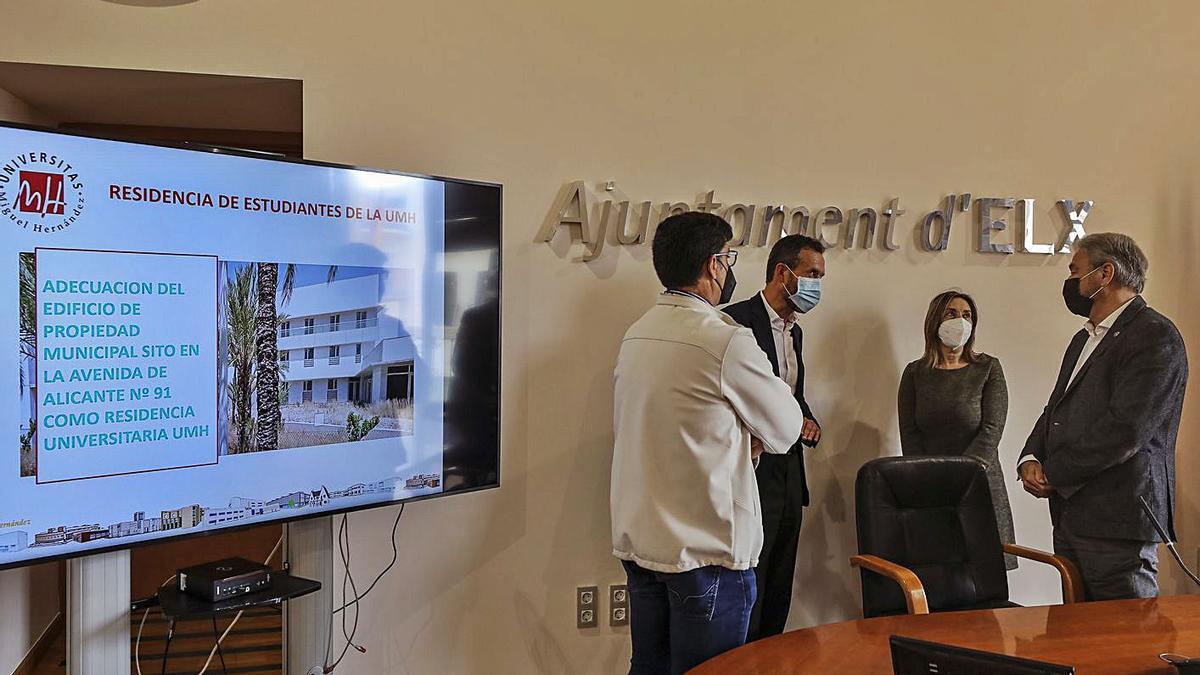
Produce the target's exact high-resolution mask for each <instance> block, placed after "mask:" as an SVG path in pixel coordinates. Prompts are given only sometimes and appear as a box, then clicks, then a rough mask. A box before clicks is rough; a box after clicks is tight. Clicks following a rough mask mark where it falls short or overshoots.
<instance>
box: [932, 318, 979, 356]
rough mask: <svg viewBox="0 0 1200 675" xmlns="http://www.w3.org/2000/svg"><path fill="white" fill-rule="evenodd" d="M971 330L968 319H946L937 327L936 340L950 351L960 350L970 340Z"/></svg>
mask: <svg viewBox="0 0 1200 675" xmlns="http://www.w3.org/2000/svg"><path fill="white" fill-rule="evenodd" d="M973 328H974V326H972V325H971V322H970V321H969V320H968V319H947V320H945V321H943V322H942V325H941V326H939V327H938V339H940V340H941V341H942V344H944V345H946V346H947V347H949V348H950V349H962V348H963V345H965V344H967V340H970V339H971V330H972V329H973Z"/></svg>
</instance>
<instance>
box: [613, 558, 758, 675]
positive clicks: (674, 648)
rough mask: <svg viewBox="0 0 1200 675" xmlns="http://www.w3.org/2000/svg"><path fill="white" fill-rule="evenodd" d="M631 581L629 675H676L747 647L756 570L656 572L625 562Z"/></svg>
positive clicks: (626, 573) (704, 569)
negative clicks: (665, 674) (631, 652)
mask: <svg viewBox="0 0 1200 675" xmlns="http://www.w3.org/2000/svg"><path fill="white" fill-rule="evenodd" d="M621 564H622V565H624V566H625V575H626V576H627V577H628V579H629V632H630V637H631V638H632V640H633V658H631V659H630V660H629V673H630V675H660V674H661V673H671V675H677V674H679V673H683V672H685V671H687V670H690V669H691V668H694V667H696V666H698V665H700V664H701V663H704V662H705V661H707V660H708V659H711V658H712V657H714V656H716V655H718V654H722V653H724V652H727V651H729V650H730V649H734V648H736V647H740V646H742V645H743V644H745V642H746V629H747V628H748V627H749V626H750V610H752V609H753V608H754V598H755V595H756V592H757V591H756V587H755V584H754V570H744V571H741V572H739V571H735V570H731V569H726V568H724V567H716V566H709V567H701V568H699V569H694V570H691V571H689V572H681V573H679V574H666V573H663V572H652V571H650V570H648V569H645V568H642V567H639V566H637V565H636V564H634V563H631V562H627V561H622V562H621Z"/></svg>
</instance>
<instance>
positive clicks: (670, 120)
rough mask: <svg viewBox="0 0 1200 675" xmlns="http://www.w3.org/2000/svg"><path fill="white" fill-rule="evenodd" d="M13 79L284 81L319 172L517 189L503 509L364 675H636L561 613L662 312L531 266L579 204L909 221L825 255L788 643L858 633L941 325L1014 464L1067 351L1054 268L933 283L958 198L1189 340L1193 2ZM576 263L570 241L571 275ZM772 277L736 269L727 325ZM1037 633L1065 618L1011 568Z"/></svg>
mask: <svg viewBox="0 0 1200 675" xmlns="http://www.w3.org/2000/svg"><path fill="white" fill-rule="evenodd" d="M5 17H6V21H5V22H4V24H3V26H0V59H4V60H19V61H40V62H53V63H62V64H79V65H95V66H113V67H128V68H147V69H162V70H180V71H195V72H213V73H230V74H246V75H266V76H285V77H296V78H302V79H303V80H304V91H305V111H304V119H305V124H306V128H305V140H306V143H307V148H308V154H309V155H310V156H311V157H314V158H320V159H326V160H334V161H341V162H351V163H356V164H366V165H377V166H382V167H388V168H396V169H402V170H411V171H420V172H428V173H434V174H445V175H457V176H464V177H472V178H481V179H489V180H496V181H501V182H503V183H504V184H505V186H506V195H505V205H506V213H505V218H506V223H505V225H506V236H505V265H506V269H505V297H504V302H505V333H504V340H505V342H504V363H505V382H504V391H505V399H504V401H505V409H504V425H505V429H504V444H505V456H504V467H503V470H504V487H503V488H502V489H501V490H500V491H498V492H497V491H494V492H490V493H484V494H476V495H471V496H464V497H457V498H453V499H447V500H443V501H434V502H427V503H421V504H418V505H414V506H413V507H412V508H411V509H409V511H408V513H407V515H406V516H405V521H404V522H403V523H402V525H401V527H400V535H401V538H402V546H401V559H400V562H399V564H398V565H397V567H396V569H395V570H394V571H393V572H392V573H391V575H390V576H389V577H388V578H387V579H386V580H385V581H384V582H383V583H382V584H381V586H380V588H379V589H378V590H376V591H375V593H374V594H373V595H372V597H371V598H370V599H368V600H367V601H366V602H365V607H364V612H363V617H362V619H363V622H364V623H363V627H362V628H360V631H359V641H360V642H362V643H363V644H365V645H367V647H368V649H369V652H368V654H366V655H357V654H354V655H353V656H352V658H351V659H350V660H349V661H348V664H349V666H348V667H347V668H346V670H347V672H351V673H435V672H439V673H440V672H455V673H458V672H463V673H466V672H471V673H482V672H553V673H558V672H570V673H585V672H586V673H601V672H603V673H611V672H618V671H620V670H621V668H622V667H623V663H624V662H625V659H626V658H627V650H628V648H627V636H626V634H625V633H624V632H622V631H614V630H610V629H608V628H603V629H599V630H594V631H584V632H580V631H577V630H576V629H575V628H574V624H573V618H572V609H573V608H572V603H573V592H572V589H573V587H574V586H575V585H577V584H583V583H601V584H605V583H610V582H616V581H618V580H620V578H621V574H620V568H619V567H618V565H617V564H616V563H615V561H614V560H613V559H612V558H611V557H610V555H609V543H608V505H607V495H608V467H609V457H610V444H611V435H612V434H611V429H610V426H611V422H610V420H611V369H612V365H613V359H614V357H615V354H616V350H617V343H618V340H619V339H620V336H621V335H622V333H623V332H624V330H625V328H626V326H627V325H628V324H629V323H631V322H632V321H633V320H634V319H635V318H636V317H637V316H638V315H639V314H640V313H641V312H642V311H644V310H645V308H646V307H647V306H648V305H649V304H650V303H651V302H652V301H653V296H654V294H655V292H656V291H657V290H658V289H657V285H656V283H655V281H654V276H653V272H652V270H651V268H650V265H649V261H648V259H647V257H648V256H647V251H646V250H644V249H638V250H611V251H609V252H608V253H606V254H605V255H604V256H603V257H602V258H601V259H600V260H599V261H597V262H595V263H592V264H590V265H583V264H579V263H576V262H573V258H574V257H576V256H577V255H578V250H577V248H578V247H575V248H574V249H572V250H571V251H570V252H564V251H563V247H561V246H560V247H558V248H557V249H555V248H551V247H549V246H546V245H544V244H534V243H532V240H533V236H534V233H535V231H536V230H537V229H538V227H539V226H540V225H541V223H542V221H543V219H544V218H545V217H546V215H547V212H548V210H549V209H550V207H551V204H552V201H553V200H554V197H555V196H556V194H557V192H558V190H559V188H560V187H561V185H562V184H563V182H564V181H567V180H572V179H576V178H580V179H587V180H592V181H602V180H609V179H612V180H616V181H618V183H619V186H620V188H621V189H622V190H623V191H624V192H625V193H626V194H628V195H629V196H630V197H631V198H633V199H636V200H641V199H653V200H659V201H661V200H667V199H671V200H681V201H690V200H693V199H694V198H695V196H696V194H697V193H699V192H701V191H705V190H708V189H712V188H716V189H717V190H718V193H717V196H718V198H720V199H721V200H722V201H725V202H726V203H729V202H733V201H740V202H745V203H758V204H767V203H779V202H784V203H790V204H804V205H807V206H809V207H810V208H814V209H815V208H818V207H820V206H823V205H826V204H836V205H840V206H844V207H846V206H856V205H864V206H876V207H878V206H879V205H880V204H881V203H882V202H884V201H885V200H886V199H887V198H889V197H892V196H899V197H901V198H902V206H903V207H904V208H906V209H908V214H907V215H906V216H905V217H904V219H903V220H901V225H902V232H903V235H904V236H902V237H901V239H900V240H901V242H902V244H903V246H904V248H903V250H902V251H899V252H896V253H893V254H885V253H882V252H878V251H875V252H863V251H854V252H844V251H838V252H834V253H832V254H831V255H830V256H829V277H828V280H827V285H826V299H825V301H824V302H823V304H822V305H821V307H820V308H819V309H818V310H817V311H816V312H815V313H813V314H812V315H811V316H809V317H806V319H805V330H806V331H807V335H808V347H807V353H806V360H807V363H808V367H809V377H810V380H809V381H810V383H811V384H810V387H811V388H810V392H809V396H810V400H811V401H812V402H813V404H814V407H815V408H816V409H817V410H818V411H819V413H820V414H821V417H822V419H823V420H824V422H825V425H826V426H825V442H824V443H823V444H822V448H821V449H820V450H819V451H817V452H816V453H815V454H814V455H813V457H812V458H811V459H810V462H809V466H810V472H811V474H812V477H813V482H814V502H815V506H814V507H813V508H812V509H810V510H809V511H808V512H807V514H806V518H805V520H806V522H805V528H804V533H803V536H802V548H803V550H802V552H801V563H800V566H801V569H800V571H799V583H798V588H797V598H796V604H795V607H796V609H795V612H794V619H793V621H792V625H793V626H796V627H798V626H804V625H809V624H813V623H817V622H824V621H833V620H838V619H844V618H848V617H851V616H854V615H855V614H856V612H857V598H858V583H857V579H856V577H855V576H854V575H852V574H851V572H850V570H849V569H848V568H847V566H846V563H845V560H846V556H847V555H848V554H849V553H850V552H851V550H852V547H853V501H852V499H853V480H854V473H855V470H856V469H857V468H858V466H859V465H860V464H861V463H862V462H863V461H864V460H866V459H868V458H871V457H875V456H879V455H883V454H888V453H893V452H896V451H897V448H898V440H897V434H896V431H895V425H896V421H895V411H894V405H895V404H894V392H895V387H896V385H897V382H898V379H899V373H900V371H901V368H902V367H903V364H904V363H906V362H907V361H909V360H911V359H913V358H915V357H916V356H917V355H918V351H919V349H920V335H919V333H920V328H919V325H920V320H921V317H922V314H923V311H924V307H925V304H926V302H927V300H928V298H929V297H930V296H931V295H932V294H933V293H935V292H937V291H940V290H943V289H944V288H946V287H948V286H961V287H964V288H966V289H968V290H970V291H971V292H973V293H974V294H975V295H976V297H977V299H978V300H979V302H980V304H981V308H980V309H981V315H982V317H981V318H982V322H981V326H980V330H981V335H980V339H979V344H980V346H981V347H982V348H983V349H985V350H987V351H989V352H991V353H993V354H995V355H997V356H998V357H999V358H1000V359H1001V360H1002V362H1003V364H1004V367H1005V370H1006V372H1007V374H1008V382H1009V387H1010V393H1011V396H1012V406H1011V410H1010V415H1009V428H1008V432H1007V433H1006V435H1005V439H1004V443H1003V446H1002V448H1001V455H1002V457H1003V458H1004V460H1005V461H1008V462H1012V461H1015V459H1016V456H1017V452H1018V450H1019V447H1020V445H1021V443H1022V441H1023V440H1024V437H1025V435H1026V433H1027V432H1028V429H1029V428H1030V426H1031V425H1032V423H1033V420H1034V417H1035V414H1036V413H1037V411H1038V410H1039V409H1040V407H1041V405H1042V404H1043V402H1044V400H1045V397H1046V395H1047V393H1048V392H1049V389H1050V387H1051V386H1052V380H1053V377H1054V373H1055V371H1056V369H1057V367H1058V363H1059V361H1060V359H1061V354H1062V350H1063V348H1064V347H1065V345H1066V343H1067V341H1068V339H1069V337H1070V335H1071V334H1072V333H1073V332H1074V331H1075V330H1077V328H1078V326H1079V323H1080V322H1079V321H1078V320H1077V319H1076V318H1074V317H1072V316H1071V315H1069V314H1068V313H1067V312H1066V310H1065V309H1063V307H1062V301H1061V299H1060V297H1059V288H1060V282H1061V279H1062V277H1063V276H1064V275H1065V264H1066V260H1065V258H1063V257H1055V258H1052V259H1044V258H1038V257H1023V256H1018V257H1013V258H1003V257H989V256H982V255H978V254H974V253H971V247H970V241H971V236H972V232H973V227H971V226H970V225H969V223H970V222H971V221H969V220H965V219H962V218H960V219H959V220H958V222H957V223H956V226H955V232H954V236H953V238H952V241H951V250H949V251H947V252H946V253H944V254H941V255H931V254H926V253H922V252H919V251H918V250H916V245H915V241H914V238H913V237H912V236H910V235H909V233H910V232H911V231H912V229H911V228H912V227H913V226H914V225H915V223H916V218H917V216H918V215H919V214H920V213H924V212H927V211H928V210H930V209H933V208H935V206H936V205H937V202H938V200H939V199H940V198H941V197H942V196H943V195H945V194H947V193H950V192H971V193H973V194H975V195H976V196H983V195H987V196H1012V197H1033V198H1036V199H1037V200H1038V201H1037V219H1038V232H1039V237H1040V238H1041V239H1042V240H1046V239H1048V238H1050V237H1051V236H1052V235H1053V234H1055V233H1056V232H1057V231H1058V229H1059V227H1060V224H1061V219H1060V218H1059V217H1058V216H1057V215H1055V214H1054V212H1053V209H1052V207H1053V203H1054V200H1055V199H1058V198H1063V197H1066V198H1075V199H1093V200H1095V201H1096V202H1097V206H1096V208H1095V210H1094V215H1093V216H1092V217H1091V219H1090V220H1089V221H1088V224H1089V226H1090V228H1089V229H1090V230H1092V231H1099V230H1102V229H1117V230H1122V231H1125V232H1128V233H1129V234H1131V235H1133V236H1135V237H1136V238H1137V239H1138V240H1139V241H1140V242H1141V243H1142V244H1143V246H1144V247H1145V249H1146V251H1147V253H1148V255H1149V256H1150V259H1151V261H1152V280H1151V282H1150V286H1149V289H1148V292H1147V296H1148V298H1149V300H1150V301H1151V302H1152V303H1153V304H1154V305H1156V306H1157V307H1159V308H1160V309H1162V310H1164V311H1165V312H1167V313H1168V314H1169V315H1171V316H1174V317H1175V318H1176V320H1177V321H1178V322H1179V324H1180V327H1181V329H1182V330H1183V332H1184V335H1185V337H1186V338H1187V339H1188V341H1189V344H1190V346H1191V347H1192V350H1193V353H1200V344H1198V343H1197V342H1196V335H1198V334H1200V333H1198V332H1200V319H1196V318H1193V317H1192V316H1190V315H1191V314H1193V312H1192V309H1193V307H1194V301H1193V295H1192V292H1191V291H1192V289H1193V288H1194V287H1195V286H1196V281H1195V277H1196V268H1195V265H1196V263H1195V260H1196V259H1197V256H1196V253H1197V252H1198V249H1200V237H1198V236H1197V235H1196V234H1195V233H1194V228H1193V225H1194V223H1193V214H1192V211H1191V209H1192V208H1193V201H1194V198H1193V194H1194V193H1195V190H1196V188H1197V166H1196V160H1195V159H1194V157H1195V151H1196V149H1197V145H1198V143H1197V138H1196V131H1195V128H1196V121H1197V119H1200V116H1198V115H1197V112H1200V111H1198V107H1200V92H1198V90H1197V88H1196V86H1195V82H1196V80H1197V74H1198V73H1197V70H1198V69H1200V58H1198V57H1200V47H1198V46H1197V45H1196V42H1195V40H1194V39H1193V35H1192V33H1193V26H1194V25H1195V23H1196V20H1197V19H1198V18H1200V9H1197V8H1196V7H1195V5H1194V3H1190V2H1183V1H1180V2H1166V1H1164V2H1157V3H1152V4H1148V5H1147V4H1133V3H1126V2H1116V1H1088V2H1084V1H1076V2H1066V1H1054V2H1047V3H1036V4H1034V3H1016V2H967V3H963V2H950V1H945V2H941V1H938V2H934V1H929V2H921V3H905V4H903V5H898V4H896V3H891V2H855V3H833V2H821V3H813V2H794V3H780V2H760V1H743V2H736V3H735V2H709V3H695V2H682V1H679V0H664V1H661V2H654V3H645V2H635V1H632V0H613V1H612V2H608V3H604V4H602V5H596V4H584V3H564V2H540V3H531V2H516V3H481V2H459V3H439V2H402V3H379V2H368V1H366V0H342V1H339V2H337V3H330V2H316V1H315V0H310V1H307V2H296V1H292V2H284V1H283V0H256V2H253V3H230V2H222V1H220V0H209V1H205V2H198V3H194V4H189V5H184V6H182V7H178V8H169V9H164V8H136V7H129V6H124V5H118V4H114V3H104V2H89V3H80V2H63V1H61V0H60V1H49V0H47V1H46V2H39V3H12V4H11V5H10V6H8V7H7V8H6V13H5ZM559 243H560V244H561V243H562V242H559ZM764 259H765V253H764V252H763V251H762V250H757V251H753V252H750V253H747V255H745V256H744V257H743V258H742V260H741V262H740V263H739V267H738V272H739V273H740V275H739V276H740V278H741V285H740V292H739V294H738V295H739V297H746V296H747V295H749V294H750V293H751V292H753V291H754V290H756V286H757V284H756V283H755V282H756V280H757V279H758V278H760V275H761V271H760V270H761V268H762V265H763V263H764ZM1195 410H1196V402H1195V397H1194V396H1193V397H1192V400H1190V401H1189V403H1188V413H1187V414H1188V418H1189V419H1188V421H1187V423H1186V425H1187V427H1186V429H1185V433H1184V436H1183V443H1182V446H1181V447H1182V449H1181V452H1180V465H1181V472H1180V487H1181V493H1182V497H1181V504H1180V518H1181V520H1182V521H1183V523H1184V529H1183V535H1184V539H1185V541H1187V542H1188V545H1187V546H1185V549H1188V550H1190V551H1191V553H1190V554H1189V558H1190V559H1194V558H1195V547H1196V545H1197V544H1200V492H1197V491H1196V490H1195V489H1191V485H1193V484H1194V483H1195V481H1196V478H1197V476H1198V475H1200V464H1198V462H1197V460H1196V459H1195V458H1194V454H1192V453H1190V452H1189V450H1188V448H1189V446H1190V445H1192V444H1194V442H1195V440H1196V439H1198V438H1200V425H1197V424H1196V423H1195V421H1194V419H1193V418H1194V417H1195V412H1194V411H1195ZM1011 494H1012V499H1013V503H1014V510H1015V512H1016V517H1017V534H1018V538H1019V539H1020V540H1021V541H1022V542H1023V543H1026V544H1030V545H1034V546H1041V547H1047V546H1048V545H1049V542H1050V534H1049V527H1048V524H1047V522H1046V520H1047V517H1046V509H1045V505H1044V504H1043V503H1038V502H1035V501H1033V500H1032V499H1031V498H1026V497H1025V496H1024V494H1023V493H1022V492H1020V490H1018V489H1017V486H1016V485H1015V484H1014V485H1013V486H1011ZM391 517H392V512H390V511H381V512H370V513H365V514H361V515H355V516H354V517H353V518H354V523H355V524H354V532H355V540H354V545H355V553H354V559H355V560H356V561H357V564H356V570H357V572H358V574H360V575H364V576H365V575H367V574H370V573H372V572H373V571H374V570H375V569H378V566H379V565H381V564H382V563H383V562H385V561H386V559H387V557H388V555H390V548H389V546H388V544H387V542H386V536H385V534H384V533H386V532H387V528H388V527H389V526H390V524H391ZM1012 581H1013V584H1014V596H1015V598H1016V599H1018V600H1024V601H1044V600H1050V599H1053V598H1055V597H1056V591H1055V584H1054V580H1053V578H1052V576H1051V575H1050V574H1049V573H1048V572H1046V571H1044V570H1035V569H1033V568H1025V567H1023V568H1022V569H1021V570H1020V571H1018V572H1016V573H1015V574H1014V576H1013V578H1012Z"/></svg>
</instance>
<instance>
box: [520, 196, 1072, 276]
mask: <svg viewBox="0 0 1200 675" xmlns="http://www.w3.org/2000/svg"><path fill="white" fill-rule="evenodd" d="M613 189H615V184H614V183H612V182H609V183H608V187H607V191H608V192H612V190H613ZM972 202H974V203H975V204H978V206H977V207H976V208H977V209H978V235H977V236H978V239H977V240H976V246H975V250H976V251H978V252H980V253H999V254H1005V255H1008V254H1012V253H1015V252H1018V251H1019V252H1021V253H1027V254H1036V255H1053V254H1055V253H1070V252H1071V250H1072V247H1073V245H1074V244H1075V242H1077V241H1079V240H1080V239H1082V238H1083V237H1085V236H1087V232H1086V231H1085V230H1084V221H1086V220H1087V218H1088V216H1089V215H1090V213H1091V210H1092V208H1093V206H1094V205H1095V202H1094V201H1091V200H1087V201H1078V202H1077V201H1075V200H1071V199H1060V200H1058V202H1057V204H1058V206H1059V207H1060V208H1061V213H1062V214H1063V219H1064V221H1065V222H1064V226H1065V227H1064V230H1063V233H1062V234H1061V236H1060V237H1059V242H1058V247H1057V250H1056V248H1055V245H1054V244H1039V243H1037V242H1036V241H1035V235H1034V217H1035V211H1034V204H1035V200H1034V199H1033V198H1032V197H1021V198H1013V197H982V198H979V199H975V200H972V199H971V194H970V193H961V194H949V195H946V197H945V199H944V200H943V201H942V203H941V204H940V205H939V208H936V209H934V210H932V211H930V212H928V213H926V214H925V215H924V216H923V217H921V218H920V220H919V222H920V233H919V236H918V237H917V239H918V243H919V245H920V247H921V249H922V250H924V251H929V252H934V253H936V252H941V251H945V250H947V249H948V248H949V246H950V235H951V232H952V230H953V225H954V219H955V216H956V215H957V214H958V213H965V212H968V211H970V208H971V206H972V205H973V203H972ZM1017 202H1020V207H1021V210H1020V214H1021V227H1020V228H1019V231H1020V234H1018V233H1017V230H1018V228H1016V227H1011V228H1010V227H1009V222H1010V221H1009V220H1008V213H1007V212H1011V211H1012V210H1013V209H1014V208H1015V207H1016V206H1017ZM693 209H694V210H696V211H700V212H703V213H717V214H720V215H721V216H722V217H723V218H725V220H727V221H729V224H730V225H731V226H732V227H733V232H734V235H733V240H732V241H731V242H730V244H731V245H732V246H753V247H760V248H761V247H768V246H771V245H773V244H774V243H775V242H776V241H778V240H779V239H780V238H781V237H783V236H785V235H789V234H804V235H807V236H810V237H814V238H816V239H817V240H819V241H820V242H821V243H822V244H824V245H825V247H826V248H830V249H836V248H838V247H839V246H841V247H842V248H844V249H846V250H854V249H855V248H858V249H861V250H872V249H875V248H876V234H877V233H879V234H881V236H880V237H879V238H878V239H879V240H880V243H879V245H878V246H879V248H881V249H882V250H885V251H897V250H899V249H900V243H899V242H898V241H897V237H896V229H897V226H898V223H899V221H900V217H901V216H903V215H904V214H905V213H907V211H906V210H905V209H902V208H900V199H899V198H898V197H894V198H890V199H889V200H887V202H886V203H885V205H884V207H883V208H882V209H876V208H875V207H870V206H858V207H854V208H850V209H847V210H845V211H843V210H842V208H841V207H838V206H833V205H830V206H826V207H823V208H821V209H818V210H817V211H816V212H815V213H812V214H811V217H810V212H809V209H808V207H806V206H787V205H784V204H772V205H767V206H761V207H760V206H757V205H755V204H742V203H735V204H731V205H729V206H724V205H723V204H722V203H721V202H718V201H717V200H716V190H709V191H708V192H706V193H704V194H703V195H702V196H701V197H699V198H698V199H697V200H696V203H695V206H692V205H690V204H688V203H687V202H661V203H659V204H657V205H656V204H655V203H654V202H651V201H642V202H637V203H636V204H634V202H631V201H630V200H628V199H605V200H603V201H599V202H598V203H597V198H596V197H594V196H593V195H592V194H591V192H590V191H589V189H588V187H587V184H586V183H585V182H584V181H573V182H571V183H568V184H567V185H565V186H564V187H563V189H562V191H561V193H560V195H559V197H558V201H557V202H556V203H555V204H554V208H553V209H552V210H551V213H550V216H549V217H548V218H547V220H546V222H545V223H543V224H542V226H541V228H539V230H538V233H537V237H536V238H535V241H537V242H545V243H549V242H551V241H552V240H553V239H554V237H555V235H556V234H557V233H558V231H559V230H560V229H564V228H565V229H566V230H567V231H568V232H569V233H570V236H571V237H572V240H573V241H578V242H580V243H581V244H583V249H584V250H583V256H582V257H581V258H580V259H581V260H582V261H584V262H587V261H591V260H595V259H596V258H598V257H600V255H601V253H602V252H603V250H604V246H605V244H606V243H607V244H611V245H613V246H636V245H646V244H649V243H650V241H651V239H652V238H653V237H654V229H655V228H656V227H657V226H658V223H660V222H662V221H663V220H664V219H666V218H668V217H669V216H672V215H675V214H677V213H684V212H685V211H690V210H693ZM1014 217H1015V216H1014ZM880 230H882V232H879V231H880ZM859 232H862V235H861V236H859V234H858V233H859ZM856 244H857V246H856Z"/></svg>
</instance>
